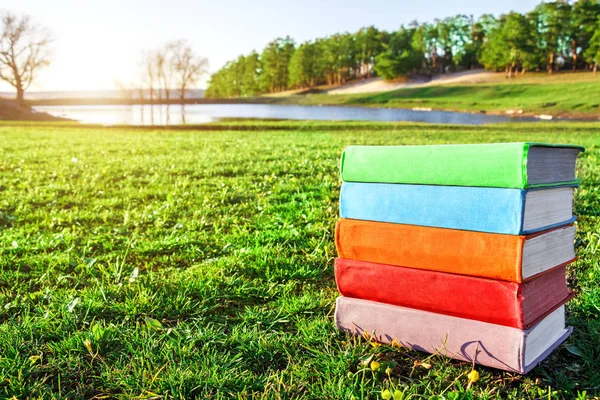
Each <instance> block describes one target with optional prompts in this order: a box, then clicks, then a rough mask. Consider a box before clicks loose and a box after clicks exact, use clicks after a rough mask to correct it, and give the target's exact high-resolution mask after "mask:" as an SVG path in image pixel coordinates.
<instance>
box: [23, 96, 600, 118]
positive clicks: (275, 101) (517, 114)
mask: <svg viewBox="0 0 600 400" xmlns="http://www.w3.org/2000/svg"><path fill="white" fill-rule="evenodd" d="M295 100H300V101H295ZM236 104H263V105H278V106H305V107H323V106H332V107H349V108H381V109H402V110H407V111H418V112H432V111H433V112H453V113H463V114H484V115H486V114H487V115H496V116H503V117H508V118H514V119H519V118H523V117H527V118H537V119H539V120H540V121H544V120H585V121H600V112H599V113H588V112H568V111H567V112H565V111H561V112H547V113H537V112H533V111H525V110H522V109H518V108H517V109H509V110H494V109H491V110H486V109H482V110H479V111H474V110H469V109H460V108H435V107H414V106H413V107H410V106H409V105H406V106H404V107H403V106H402V105H399V106H394V105H387V104H373V103H372V104H368V103H366V104H348V103H335V102H327V101H325V102H316V103H309V104H307V103H305V102H303V101H302V98H300V99H298V98H296V99H295V98H294V97H292V96H290V97H267V96H264V97H252V98H235V99H193V100H189V101H186V102H184V103H180V102H174V101H170V102H168V103H167V102H153V103H150V102H130V101H114V102H113V101H107V100H106V99H86V100H85V101H81V100H79V99H78V100H75V99H55V100H54V99H53V100H52V101H48V100H44V101H29V102H28V105H29V106H30V107H63V106H64V107H72V106H82V107H85V106H163V105H169V106H186V105H236ZM421 104H422V103H421ZM33 114H37V113H33ZM39 114H42V113H41V112H40V113H39ZM44 114H46V113H44ZM52 118H58V117H52ZM62 120H68V119H64V118H63V119H62Z"/></svg>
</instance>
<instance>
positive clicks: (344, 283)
mask: <svg viewBox="0 0 600 400" xmlns="http://www.w3.org/2000/svg"><path fill="white" fill-rule="evenodd" d="M335 280H336V283H337V286H338V289H339V292H340V293H341V294H342V295H343V296H346V297H353V298H358V299H364V300H372V301H377V302H380V303H386V304H391V305H396V306H403V307H409V308H415V309H419V310H423V311H430V312H435V313H440V314H446V315H452V316H455V317H459V318H467V319H474V320H478V321H483V322H489V323H492V324H499V325H505V326H510V327H513V328H519V329H524V324H523V310H522V298H520V297H519V296H518V292H519V291H520V289H521V287H522V284H518V283H513V282H506V281H496V280H492V279H484V278H476V277H471V276H466V275H456V274H449V273H443V272H436V271H427V270H419V269H412V268H405V267H397V266H392V265H385V264H375V263H369V262H364V261H355V260H347V259H341V258H338V259H336V260H335ZM540 286H543V285H538V287H540ZM415 288H416V289H415ZM535 295H538V294H537V293H536V294H535ZM532 297H534V295H532ZM540 297H543V296H540ZM532 315H533V314H532Z"/></svg>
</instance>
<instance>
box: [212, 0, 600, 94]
mask: <svg viewBox="0 0 600 400" xmlns="http://www.w3.org/2000/svg"><path fill="white" fill-rule="evenodd" d="M599 17H600V0H578V1H576V2H574V3H573V4H572V5H571V4H570V3H569V2H566V1H561V0H557V1H548V2H542V3H540V4H539V5H538V6H537V7H536V8H535V9H534V10H533V11H532V12H530V13H527V14H525V15H523V14H519V13H516V12H511V13H508V14H506V15H502V16H500V17H499V18H496V17H494V16H493V15H482V16H481V17H480V18H479V19H477V20H475V19H473V17H470V16H466V15H460V14H459V15H455V16H452V17H448V18H444V19H443V20H435V21H434V22H433V23H429V22H426V23H423V24H418V23H416V22H414V23H412V24H411V25H410V27H409V28H406V27H404V26H400V27H399V28H398V30H397V31H392V32H386V31H381V30H379V29H377V28H376V27H374V26H369V27H365V28H362V29H360V30H358V31H357V32H354V33H341V34H340V33H337V34H333V35H331V36H328V37H325V38H317V39H315V40H314V41H308V42H306V43H304V44H302V45H301V46H299V47H298V48H297V49H295V50H294V46H293V41H292V40H291V39H290V38H289V37H288V38H286V39H277V40H275V41H273V42H271V43H270V44H269V45H268V46H267V47H266V48H265V49H264V50H263V52H262V54H261V57H260V60H256V63H258V64H260V63H262V65H263V66H262V68H261V67H258V68H253V69H252V70H251V71H253V74H254V77H253V78H251V80H252V81H257V82H260V83H261V85H260V89H259V88H258V87H256V86H255V85H254V86H252V88H253V89H252V90H244V89H243V88H241V87H239V86H240V85H239V83H238V81H237V80H236V79H238V77H239V73H236V71H237V68H236V65H237V63H242V60H243V57H240V58H239V59H238V60H237V61H233V62H230V63H228V64H226V65H225V66H224V67H223V68H222V69H221V70H219V71H217V72H216V73H215V74H214V75H213V77H212V78H211V80H210V82H209V87H208V90H207V96H208V97H234V96H252V95H256V94H259V93H275V92H280V91H284V90H286V89H297V88H305V87H314V86H317V85H325V84H326V85H341V84H343V83H345V82H347V81H350V80H354V79H362V78H369V77H371V76H372V75H373V74H376V75H379V76H381V77H383V78H385V79H394V78H397V77H399V76H403V75H407V74H410V73H419V74H427V75H432V74H440V73H446V72H450V71H456V70H465V69H471V68H477V67H481V66H484V67H485V68H487V69H490V70H493V71H506V73H507V76H508V77H512V76H514V74H515V73H516V72H518V71H521V72H522V73H524V72H525V71H536V70H544V69H546V70H548V71H549V72H553V71H556V70H560V69H568V68H573V70H575V69H576V68H577V67H578V66H583V65H584V62H585V63H587V64H588V66H590V67H591V66H592V65H594V64H595V60H596V59H597V57H596V54H597V53H596V52H595V51H594V49H595V47H593V49H591V50H589V49H590V46H594V39H593V38H594V37H595V36H594V35H595V34H596V33H597V32H598V30H599V29H600V28H599V27H598V23H597V21H598V18H599ZM407 36H410V41H409V40H407ZM588 50H589V51H588ZM251 73H252V72H250V71H246V73H245V76H246V77H247V78H249V77H250V74H251ZM249 79H250V78H249Z"/></svg>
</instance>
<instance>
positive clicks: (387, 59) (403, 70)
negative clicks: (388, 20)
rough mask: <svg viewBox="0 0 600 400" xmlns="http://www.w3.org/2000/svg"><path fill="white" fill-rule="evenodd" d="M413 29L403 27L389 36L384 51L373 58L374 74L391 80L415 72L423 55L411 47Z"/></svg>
mask: <svg viewBox="0 0 600 400" xmlns="http://www.w3.org/2000/svg"><path fill="white" fill-rule="evenodd" d="M414 34H415V29H406V28H404V27H403V26H402V27H400V29H399V30H398V31H396V32H393V33H392V34H391V35H390V39H389V43H387V44H385V48H386V50H385V51H384V52H383V53H380V54H379V55H377V57H375V72H377V75H379V76H381V77H382V78H384V79H393V78H395V77H398V76H400V75H405V74H408V73H410V72H413V71H415V70H417V69H418V68H419V67H420V66H421V60H422V59H423V53H422V52H421V51H420V50H419V49H415V48H414V47H413V36H414Z"/></svg>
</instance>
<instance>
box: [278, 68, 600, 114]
mask: <svg viewBox="0 0 600 400" xmlns="http://www.w3.org/2000/svg"><path fill="white" fill-rule="evenodd" d="M500 75H503V74H500ZM272 101H273V102H284V103H299V104H338V105H363V106H377V107H398V108H413V107H430V108H433V109H438V110H452V111H469V112H480V111H485V112H493V113H504V112H506V111H507V110H514V111H517V110H523V113H525V114H552V115H561V116H572V117H589V116H600V74H599V75H594V74H592V73H581V74H574V75H572V74H571V73H562V74H554V75H552V76H548V75H547V74H527V75H525V76H523V77H521V76H519V77H517V78H514V79H505V78H503V77H502V78H501V80H500V79H498V77H495V78H494V79H492V80H490V81H489V82H485V83H477V84H447V85H439V86H427V87H416V88H407V89H399V90H395V91H391V92H383V93H374V94H373V93H365V94H349V95H323V94H321V95H306V96H290V97H287V98H277V99H272Z"/></svg>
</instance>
